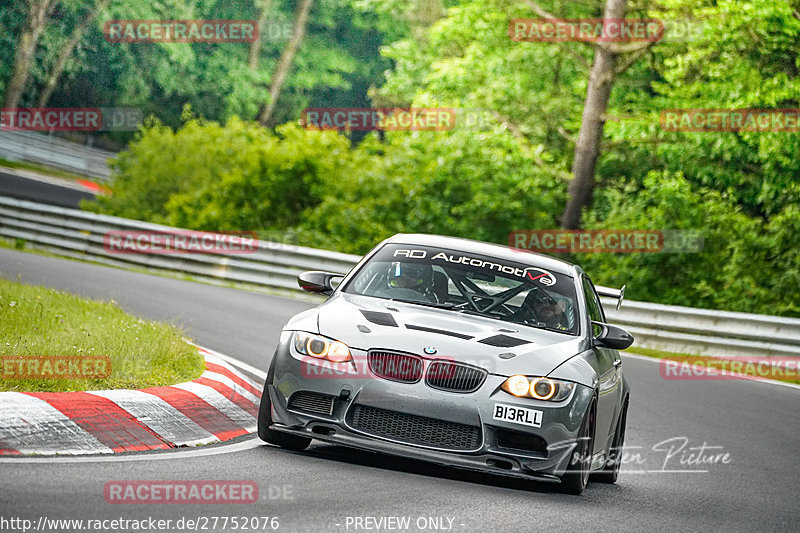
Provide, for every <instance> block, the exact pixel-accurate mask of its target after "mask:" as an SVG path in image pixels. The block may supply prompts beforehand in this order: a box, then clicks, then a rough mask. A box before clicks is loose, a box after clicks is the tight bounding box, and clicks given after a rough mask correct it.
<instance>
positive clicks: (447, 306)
mask: <svg viewBox="0 0 800 533" xmlns="http://www.w3.org/2000/svg"><path fill="white" fill-rule="evenodd" d="M389 299H390V300H391V301H393V302H400V303H404V304H417V305H424V306H425V307H435V308H436V309H452V308H453V307H455V304H453V303H450V302H445V303H443V304H439V303H434V302H421V301H418V300H401V299H399V298H389Z"/></svg>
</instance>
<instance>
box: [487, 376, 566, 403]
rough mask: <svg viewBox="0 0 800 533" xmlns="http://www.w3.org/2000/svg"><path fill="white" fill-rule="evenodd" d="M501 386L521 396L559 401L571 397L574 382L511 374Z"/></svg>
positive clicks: (508, 391) (510, 392)
mask: <svg viewBox="0 0 800 533" xmlns="http://www.w3.org/2000/svg"><path fill="white" fill-rule="evenodd" d="M501 388H502V389H503V390H504V391H506V392H507V393H509V394H512V395H514V396H517V397H519V398H535V399H537V400H548V401H551V402H558V401H561V400H564V399H566V398H568V397H569V395H570V393H572V389H573V388H575V384H574V383H570V382H568V381H561V380H558V379H550V378H542V377H532V378H529V377H525V376H511V377H510V378H508V379H507V380H505V381H504V382H503V385H502V386H501Z"/></svg>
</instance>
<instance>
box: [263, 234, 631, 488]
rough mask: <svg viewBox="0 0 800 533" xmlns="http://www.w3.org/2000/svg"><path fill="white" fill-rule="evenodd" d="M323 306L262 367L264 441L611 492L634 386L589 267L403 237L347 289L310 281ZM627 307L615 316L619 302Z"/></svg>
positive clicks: (338, 282) (465, 243)
mask: <svg viewBox="0 0 800 533" xmlns="http://www.w3.org/2000/svg"><path fill="white" fill-rule="evenodd" d="M298 282H299V283H300V286H301V287H302V288H303V289H305V290H307V291H310V292H314V293H321V294H325V295H329V296H330V297H329V298H328V299H327V300H326V301H325V302H324V303H322V304H321V305H319V306H318V307H316V308H314V309H310V310H308V311H304V312H302V313H300V314H298V315H296V316H294V317H292V319H290V320H289V322H288V323H287V324H286V326H285V327H284V329H283V332H282V334H281V337H280V342H279V345H278V347H277V349H276V351H275V355H274V357H273V359H272V363H271V364H270V367H269V372H268V375H267V380H266V385H265V386H264V393H263V396H262V399H261V406H260V411H259V418H258V433H259V436H260V437H261V439H263V440H265V441H267V442H269V443H271V444H276V445H278V446H282V447H284V448H288V449H292V450H302V449H304V448H306V447H307V446H308V445H309V444H310V442H311V440H312V439H319V440H321V441H326V442H331V443H337V444H341V445H346V446H351V447H354V448H360V449H366V450H372V451H377V452H384V453H388V454H394V455H400V456H404V457H409V458H416V459H422V460H426V461H432V462H435V463H439V464H442V465H447V466H452V467H460V468H466V469H472V470H478V471H484V472H492V473H498V474H503V475H510V476H516V477H523V478H531V479H539V480H541V479H545V480H552V481H560V487H561V488H562V489H563V490H564V491H565V492H569V493H573V494H579V493H581V492H582V491H583V490H584V488H585V487H586V484H587V482H588V481H589V479H590V475H591V478H592V479H593V480H594V479H596V480H597V481H604V482H610V483H613V482H615V481H616V479H617V475H618V472H619V467H620V462H621V461H620V460H619V456H620V455H621V450H622V445H623V440H624V438H625V419H626V413H627V409H628V398H629V387H628V383H627V381H626V380H625V377H624V376H623V372H622V360H621V359H620V356H619V353H618V351H617V350H621V349H625V348H627V347H629V346H630V345H631V343H632V342H633V337H632V336H631V335H630V334H629V333H628V332H627V331H625V330H623V329H621V328H619V327H616V326H612V325H609V324H607V323H606V319H605V315H604V313H603V307H602V305H601V304H600V299H599V297H598V294H600V295H604V296H612V297H616V298H617V299H618V302H621V300H622V297H623V293H624V287H623V288H622V289H621V290H614V289H607V288H602V287H595V286H593V284H592V282H591V280H590V279H589V277H588V276H587V275H586V274H585V273H584V272H583V271H582V270H581V268H580V267H578V266H576V265H572V264H570V263H567V262H565V261H561V260H558V259H554V258H551V257H547V256H543V255H538V254H533V253H528V252H524V251H519V250H515V249H511V248H508V247H506V246H500V245H493V244H486V243H482V242H477V241H471V240H466V239H458V238H453V237H441V236H433V235H403V234H401V235H395V236H394V237H391V238H390V239H387V240H385V241H383V242H382V243H380V244H379V245H378V246H376V247H375V248H374V249H373V250H372V251H371V252H369V253H368V254H367V255H366V256H364V258H363V259H362V260H361V261H360V262H359V263H358V264H357V265H356V266H355V267H354V268H353V269H352V270H351V271H350V273H348V274H347V275H345V276H342V275H340V274H333V273H327V272H318V271H314V272H306V273H303V274H301V275H300V276H298ZM618 305H619V303H618Z"/></svg>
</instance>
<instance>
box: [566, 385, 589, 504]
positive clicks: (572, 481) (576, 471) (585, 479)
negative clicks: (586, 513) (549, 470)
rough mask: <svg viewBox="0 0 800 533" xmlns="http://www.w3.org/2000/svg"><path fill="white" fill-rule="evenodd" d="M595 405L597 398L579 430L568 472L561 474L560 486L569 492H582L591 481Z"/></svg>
mask: <svg viewBox="0 0 800 533" xmlns="http://www.w3.org/2000/svg"><path fill="white" fill-rule="evenodd" d="M595 406H596V400H595V399H594V398H592V401H591V403H590V404H589V407H588V409H586V414H585V415H584V416H583V422H582V423H581V429H580V431H579V432H578V445H577V446H576V447H575V451H573V452H572V458H571V459H570V461H569V465H567V472H566V473H565V474H564V475H563V476H561V485H560V486H559V487H560V489H561V491H562V492H566V493H567V494H575V495H577V494H580V493H582V492H583V490H584V489H585V488H586V485H587V484H588V483H589V470H590V469H591V468H592V452H593V451H594V427H595Z"/></svg>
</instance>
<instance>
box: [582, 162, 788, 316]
mask: <svg viewBox="0 0 800 533" xmlns="http://www.w3.org/2000/svg"><path fill="white" fill-rule="evenodd" d="M799 214H800V213H799V212H798V207H797V206H792V207H790V208H787V209H786V210H785V211H784V212H783V213H781V214H780V215H779V216H777V217H774V218H773V219H772V220H770V221H769V222H767V223H765V222H764V221H762V220H760V219H755V218H751V217H748V216H746V215H745V214H743V213H742V210H741V208H739V207H738V206H737V205H736V203H735V201H733V200H732V199H731V198H730V196H729V195H723V194H720V193H718V192H716V191H713V190H709V189H706V188H697V187H694V186H692V185H691V184H690V183H689V182H688V181H687V180H686V179H685V178H684V177H683V176H682V175H681V174H680V173H675V174H671V173H663V174H660V173H656V172H652V173H650V174H649V175H648V176H647V177H646V178H645V180H644V188H643V189H641V190H637V187H635V186H633V185H631V184H628V185H627V186H622V187H620V188H613V189H611V188H608V189H604V190H603V191H602V192H601V193H600V197H599V198H598V199H597V202H596V206H595V209H594V210H593V211H592V212H591V213H589V215H588V216H587V220H586V225H587V227H589V228H596V229H605V228H611V229H654V230H664V229H676V230H683V231H686V232H689V231H691V230H694V231H697V232H699V233H700V235H701V236H702V241H703V245H702V250H701V251H700V252H697V253H636V254H585V255H583V254H582V255H580V256H578V255H577V254H576V255H573V256H572V257H571V259H572V260H573V261H575V262H577V263H578V264H580V265H581V266H582V267H583V268H584V269H585V270H586V271H587V272H589V273H590V274H591V275H592V276H593V278H594V280H595V281H596V282H598V283H601V284H608V285H611V286H622V285H623V284H627V285H628V286H629V287H630V290H629V292H628V293H627V294H628V297H630V298H631V299H634V300H643V301H658V302H661V303H667V304H675V305H685V306H690V307H706V308H712V309H713V308H716V309H735V310H738V311H747V312H761V313H766V314H773V315H794V316H796V315H799V314H800V232H798V229H800V216H798V215H799Z"/></svg>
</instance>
